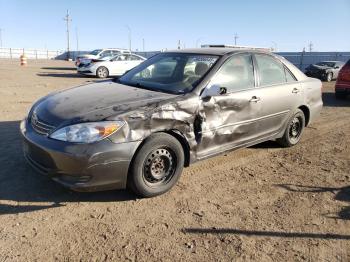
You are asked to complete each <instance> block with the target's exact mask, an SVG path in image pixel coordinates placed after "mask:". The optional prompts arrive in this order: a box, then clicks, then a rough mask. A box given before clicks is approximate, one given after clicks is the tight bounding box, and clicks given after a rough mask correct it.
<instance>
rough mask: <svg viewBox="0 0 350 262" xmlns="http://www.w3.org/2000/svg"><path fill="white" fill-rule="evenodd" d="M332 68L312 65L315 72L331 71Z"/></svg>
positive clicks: (311, 67)
mask: <svg viewBox="0 0 350 262" xmlns="http://www.w3.org/2000/svg"><path fill="white" fill-rule="evenodd" d="M331 68H332V67H329V66H319V65H311V66H310V69H313V70H326V69H331Z"/></svg>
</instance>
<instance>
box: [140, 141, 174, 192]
mask: <svg viewBox="0 0 350 262" xmlns="http://www.w3.org/2000/svg"><path fill="white" fill-rule="evenodd" d="M175 170H176V156H175V153H174V152H173V151H172V150H171V149H170V148H166V147H161V148H157V149H155V150H153V151H152V152H151V153H149V154H148V156H147V157H146V160H145V162H144V165H143V179H144V181H145V183H146V184H147V185H148V186H150V187H157V186H159V185H165V184H167V183H168V182H169V181H170V180H171V179H172V178H173V176H174V174H175Z"/></svg>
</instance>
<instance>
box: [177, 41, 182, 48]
mask: <svg viewBox="0 0 350 262" xmlns="http://www.w3.org/2000/svg"><path fill="white" fill-rule="evenodd" d="M177 49H181V41H180V40H179V41H178V42H177Z"/></svg>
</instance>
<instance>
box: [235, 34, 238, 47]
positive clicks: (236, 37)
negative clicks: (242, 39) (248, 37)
mask: <svg viewBox="0 0 350 262" xmlns="http://www.w3.org/2000/svg"><path fill="white" fill-rule="evenodd" d="M234 38H235V45H237V39H238V38H239V36H238V35H237V33H235V37H234Z"/></svg>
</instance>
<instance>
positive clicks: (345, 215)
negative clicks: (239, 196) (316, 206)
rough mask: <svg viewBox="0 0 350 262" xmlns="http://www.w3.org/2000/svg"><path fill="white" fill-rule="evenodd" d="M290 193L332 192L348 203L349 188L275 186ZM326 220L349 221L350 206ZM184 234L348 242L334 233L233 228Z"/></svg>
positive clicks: (192, 231) (184, 230)
mask: <svg viewBox="0 0 350 262" xmlns="http://www.w3.org/2000/svg"><path fill="white" fill-rule="evenodd" d="M276 186H278V187H282V188H284V189H286V190H288V191H292V192H310V193H325V192H332V193H333V194H334V199H335V200H339V201H346V202H349V201H350V186H346V187H341V188H332V187H314V186H302V185H291V184H280V185H276ZM325 216H326V217H328V218H336V219H345V220H350V206H348V207H345V208H343V209H342V210H341V211H339V212H338V214H336V215H333V214H327V215H325ZM182 231H183V232H184V233H186V234H221V235H223V234H233V235H243V236H255V237H277V238H305V239H328V240H350V235H344V234H334V233H314V232H283V231H259V230H242V229H235V228H216V227H212V228H184V229H183V230H182Z"/></svg>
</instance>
